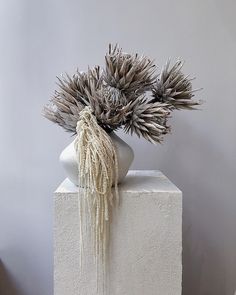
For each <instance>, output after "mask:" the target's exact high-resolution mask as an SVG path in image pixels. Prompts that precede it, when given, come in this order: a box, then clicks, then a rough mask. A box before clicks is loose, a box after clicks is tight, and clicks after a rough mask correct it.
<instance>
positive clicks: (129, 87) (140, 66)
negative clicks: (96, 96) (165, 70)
mask: <svg viewBox="0 0 236 295" xmlns="http://www.w3.org/2000/svg"><path fill="white" fill-rule="evenodd" d="M105 60H106V68H105V71H104V81H105V82H106V83H107V84H108V85H110V86H112V87H115V88H117V89H119V90H121V91H122V92H123V93H124V94H125V95H126V96H127V98H128V99H132V98H136V97H137V96H139V95H140V94H142V93H144V92H145V91H146V90H149V89H150V87H151V86H152V84H153V82H154V81H155V79H156V76H154V72H155V69H156V68H155V65H154V64H153V62H152V61H151V60H150V59H149V58H147V57H146V56H139V55H138V54H135V55H131V54H127V53H124V52H122V49H120V48H118V46H117V45H115V46H114V47H112V46H111V45H110V46H109V51H108V53H107V54H106V56H105Z"/></svg>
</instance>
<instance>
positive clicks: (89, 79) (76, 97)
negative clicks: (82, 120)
mask: <svg viewBox="0 0 236 295" xmlns="http://www.w3.org/2000/svg"><path fill="white" fill-rule="evenodd" d="M58 81H59V82H58V86H59V90H58V91H55V94H54V96H53V97H52V99H51V101H50V104H48V105H46V106H45V107H44V109H43V116H44V117H46V118H47V119H49V120H50V121H52V122H54V123H57V124H59V125H60V126H62V127H63V128H64V129H66V130H67V131H69V132H73V133H75V132H76V124H77V122H78V120H79V113H80V112H81V110H82V109H83V108H84V107H85V106H86V105H87V104H88V96H87V94H88V93H90V92H91V88H93V89H97V88H99V87H100V86H101V83H102V79H101V74H100V68H99V67H98V66H97V67H95V68H93V69H89V70H88V72H87V73H85V72H79V71H78V70H77V72H76V73H75V74H74V75H73V76H72V77H70V76H69V75H68V74H66V75H65V76H62V78H58Z"/></svg>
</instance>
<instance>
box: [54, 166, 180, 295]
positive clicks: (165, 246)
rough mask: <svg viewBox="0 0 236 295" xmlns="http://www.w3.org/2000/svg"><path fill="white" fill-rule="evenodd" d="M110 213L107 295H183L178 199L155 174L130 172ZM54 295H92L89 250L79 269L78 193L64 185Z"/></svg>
mask: <svg viewBox="0 0 236 295" xmlns="http://www.w3.org/2000/svg"><path fill="white" fill-rule="evenodd" d="M120 197H121V202H120V206H119V208H116V209H115V210H113V217H112V224H111V238H110V253H109V254H110V255H109V256H110V259H109V266H108V274H109V278H108V292H107V294H109V295H144V294H145V295H157V294H160V295H181V278H182V263H181V253H182V194H181V192H180V191H179V190H178V189H177V188H176V187H175V186H174V185H173V184H172V183H171V182H170V181H169V180H168V179H167V178H166V177H165V176H164V175H163V174H162V173H161V172H159V171H132V172H130V173H129V175H128V177H127V178H126V181H125V182H124V183H123V184H122V185H121V186H120ZM54 200H55V202H54V204H55V228H54V238H55V244H54V258H55V259H54V262H55V271H54V279H55V286H54V289H55V291H54V295H77V294H80V295H95V294H96V271H95V267H94V264H93V259H92V249H89V247H88V248H87V249H85V253H84V254H85V257H87V258H86V260H87V261H86V263H85V267H84V270H83V273H82V274H81V273H80V268H79V214H78V195H77V188H76V187H74V186H73V185H72V184H71V183H69V182H68V181H65V182H64V183H63V184H62V186H61V187H59V189H58V190H57V191H56V193H55V198H54Z"/></svg>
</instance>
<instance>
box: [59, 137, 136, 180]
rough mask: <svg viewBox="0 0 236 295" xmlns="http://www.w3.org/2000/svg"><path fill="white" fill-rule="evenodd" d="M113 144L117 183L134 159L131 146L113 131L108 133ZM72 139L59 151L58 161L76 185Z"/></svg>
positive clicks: (74, 154)
mask: <svg viewBox="0 0 236 295" xmlns="http://www.w3.org/2000/svg"><path fill="white" fill-rule="evenodd" d="M109 136H110V137H111V140H112V142H113V144H114V146H115V149H116V152H117V160H118V183H121V182H122V180H123V179H124V178H125V176H126V174H127V173H128V171H129V167H130V165H131V164H132V162H133V159H134V152H133V150H132V148H131V147H130V146H129V145H128V144H127V143H126V142H124V141H123V140H122V139H121V138H120V137H119V136H117V135H116V134H115V133H114V132H111V133H110V134H109ZM74 142H75V140H73V141H72V142H71V143H70V144H69V145H68V146H67V147H66V148H65V149H64V150H63V151H62V153H61V155H60V162H61V164H62V166H63V168H64V170H65V171H66V174H67V177H68V178H69V179H70V181H71V182H73V183H74V184H75V185H78V162H77V156H76V151H75V147H74Z"/></svg>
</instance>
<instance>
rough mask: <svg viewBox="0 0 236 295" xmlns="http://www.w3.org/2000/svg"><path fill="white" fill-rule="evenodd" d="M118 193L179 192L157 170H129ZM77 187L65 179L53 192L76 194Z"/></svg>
mask: <svg viewBox="0 0 236 295" xmlns="http://www.w3.org/2000/svg"><path fill="white" fill-rule="evenodd" d="M119 191H120V192H127V193H137V192H139V193H153V192H154V193H155V192H167V193H181V191H180V190H179V189H178V188H177V187H176V186H175V185H174V184H173V183H172V182H171V181H170V180H169V179H168V178H167V177H166V176H165V175H164V174H163V173H162V172H161V171H159V170H130V171H129V172H128V174H127V176H126V178H125V179H124V181H123V182H122V183H121V184H120V185H119ZM77 192H78V187H77V186H76V185H74V184H73V183H72V182H71V181H70V180H69V179H68V178H66V179H65V180H64V181H63V182H62V183H61V184H60V186H59V187H58V188H57V190H56V191H55V193H56V194H64V193H70V194H73V193H77Z"/></svg>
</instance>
